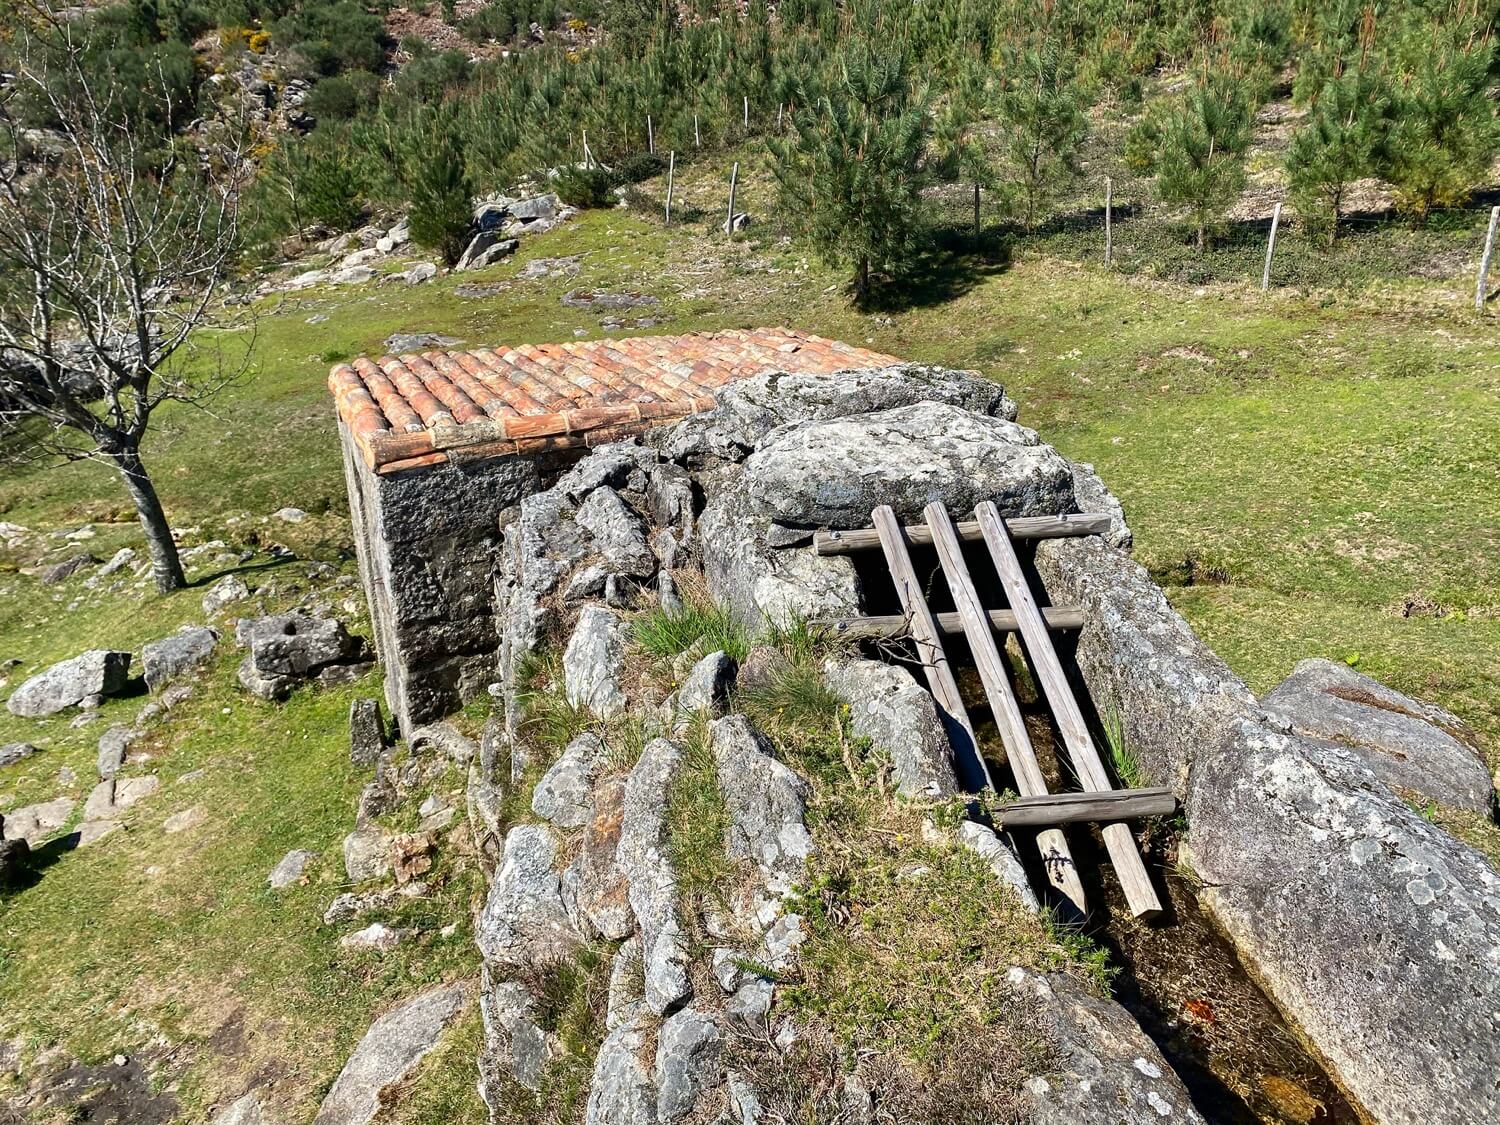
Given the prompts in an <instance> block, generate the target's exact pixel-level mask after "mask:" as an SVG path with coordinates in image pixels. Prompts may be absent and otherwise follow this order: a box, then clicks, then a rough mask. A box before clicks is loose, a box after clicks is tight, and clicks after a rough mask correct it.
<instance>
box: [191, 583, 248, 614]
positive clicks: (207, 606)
mask: <svg viewBox="0 0 1500 1125" xmlns="http://www.w3.org/2000/svg"><path fill="white" fill-rule="evenodd" d="M249 596H250V587H249V586H246V585H245V582H244V579H242V578H239V577H238V576H236V575H233V574H227V575H225V576H224V577H223V578H221V579H219V580H218V581H217V582H215V583H214V584H213V585H212V586H210V587H209V588H208V593H206V594H204V595H203V612H204V613H205V614H207V615H208V616H209V617H213V616H214V615H215V614H216V613H218V612H219V611H220V610H221V609H223V608H224V607H225V606H227V605H233V604H234V603H235V602H242V601H244V600H245V599H246V598H248V597H249Z"/></svg>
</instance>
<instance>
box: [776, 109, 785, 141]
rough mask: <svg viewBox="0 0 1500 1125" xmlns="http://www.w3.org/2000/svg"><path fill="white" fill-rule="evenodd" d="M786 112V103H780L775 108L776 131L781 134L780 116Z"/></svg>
mask: <svg viewBox="0 0 1500 1125" xmlns="http://www.w3.org/2000/svg"><path fill="white" fill-rule="evenodd" d="M785 112H786V103H785V102H781V103H780V104H778V105H777V106H776V131H777V132H778V133H779V132H781V116H782V114H783V113H785Z"/></svg>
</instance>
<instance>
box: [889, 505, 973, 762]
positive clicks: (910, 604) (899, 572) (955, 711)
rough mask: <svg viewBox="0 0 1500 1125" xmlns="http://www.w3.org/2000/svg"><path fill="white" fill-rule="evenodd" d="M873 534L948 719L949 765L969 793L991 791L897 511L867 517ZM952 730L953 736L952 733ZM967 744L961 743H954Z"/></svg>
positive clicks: (930, 684)
mask: <svg viewBox="0 0 1500 1125" xmlns="http://www.w3.org/2000/svg"><path fill="white" fill-rule="evenodd" d="M870 515H871V518H872V519H873V520H874V523H875V530H876V531H877V533H878V534H879V535H880V546H881V549H882V550H883V551H884V552H885V561H886V565H887V566H889V567H890V571H891V578H892V579H893V580H894V581H895V583H896V594H897V596H898V597H899V598H900V599H901V605H902V607H903V608H904V609H905V610H906V616H907V619H908V620H909V621H910V623H911V634H912V638H913V639H914V640H915V641H916V644H917V659H918V660H920V661H921V663H922V671H923V673H924V674H925V675H926V678H927V687H928V689H929V690H930V691H931V692H932V698H933V699H934V700H936V701H937V705H938V707H939V708H940V709H941V710H942V711H944V712H945V713H946V714H947V715H948V717H949V719H951V720H952V721H951V722H950V723H949V733H950V741H952V742H954V746H953V765H954V770H955V772H956V773H957V774H958V780H959V783H960V784H961V785H963V786H964V788H966V789H969V790H971V791H978V790H980V789H987V788H988V789H992V788H994V784H993V782H991V780H990V773H989V770H988V769H987V768H986V767H985V764H984V758H983V757H982V756H981V755H980V753H979V741H978V740H977V739H976V738H975V737H974V724H973V723H971V722H970V721H969V712H968V709H967V708H966V707H965V706H964V701H963V696H962V695H961V694H960V693H959V690H958V681H957V680H955V679H954V678H953V669H952V667H950V666H949V664H948V654H947V653H945V652H944V651H943V641H942V637H941V636H940V635H939V633H938V628H937V623H936V622H935V621H934V620H933V618H932V610H930V609H929V608H928V607H927V598H926V596H925V595H924V594H923V593H922V583H921V581H920V580H919V579H918V578H917V571H916V568H915V567H914V566H912V563H911V553H910V552H909V551H908V550H907V547H906V532H905V531H904V530H903V529H902V527H901V524H900V523H899V522H898V521H897V519H896V513H895V512H894V511H892V510H891V508H890V506H889V505H887V504H882V505H881V506H880V507H878V508H876V509H875V510H874V511H873V512H871V513H870ZM955 730H956V731H957V735H956V737H954V732H955ZM959 742H966V743H967V744H966V745H958V743H959Z"/></svg>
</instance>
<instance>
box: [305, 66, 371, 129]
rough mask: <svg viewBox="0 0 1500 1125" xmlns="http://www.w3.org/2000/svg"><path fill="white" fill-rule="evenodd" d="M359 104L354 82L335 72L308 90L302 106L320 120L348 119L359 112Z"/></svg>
mask: <svg viewBox="0 0 1500 1125" xmlns="http://www.w3.org/2000/svg"><path fill="white" fill-rule="evenodd" d="M359 104H360V102H359V94H358V92H357V91H356V90H355V86H354V83H353V82H351V81H349V79H347V78H345V77H343V76H342V75H338V74H335V75H334V76H333V77H331V78H325V79H323V81H321V82H319V83H318V84H317V85H316V86H314V87H313V88H312V89H311V90H309V91H308V92H307V97H306V98H305V99H304V100H303V102H302V108H303V109H305V110H307V112H308V113H310V114H312V115H313V116H314V117H316V118H317V119H318V120H319V121H348V120H349V118H351V117H353V116H354V115H355V114H356V113H358V112H359Z"/></svg>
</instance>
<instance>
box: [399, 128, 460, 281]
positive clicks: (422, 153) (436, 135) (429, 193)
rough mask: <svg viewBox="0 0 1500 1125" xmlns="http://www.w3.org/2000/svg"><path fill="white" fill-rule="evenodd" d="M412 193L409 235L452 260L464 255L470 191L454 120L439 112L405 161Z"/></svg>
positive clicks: (453, 263)
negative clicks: (432, 124)
mask: <svg viewBox="0 0 1500 1125" xmlns="http://www.w3.org/2000/svg"><path fill="white" fill-rule="evenodd" d="M405 179H406V182H407V184H408V185H409V190H410V192H411V211H410V216H409V217H410V222H411V237H412V241H413V242H415V243H416V244H417V245H418V246H426V247H429V248H431V249H434V250H436V251H438V253H440V254H442V256H443V261H445V262H446V263H447V264H448V265H450V266H451V265H455V264H456V263H457V262H458V260H459V258H461V257H462V256H463V252H464V247H465V246H466V245H467V242H468V237H469V231H470V227H471V226H472V224H473V220H474V211H473V207H474V203H473V196H474V192H473V189H472V187H471V186H470V183H469V172H468V167H467V164H466V161H465V159H464V149H463V144H462V142H461V141H460V140H459V135H458V130H457V128H455V122H454V121H453V119H452V118H451V117H450V116H449V115H447V114H443V115H441V116H439V117H437V118H436V120H435V122H434V127H433V128H432V130H431V132H430V134H429V135H428V136H427V137H426V138H425V139H424V141H423V142H422V143H420V144H419V145H416V146H414V148H413V151H412V152H411V153H410V158H409V159H408V160H407V162H406V174H405Z"/></svg>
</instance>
